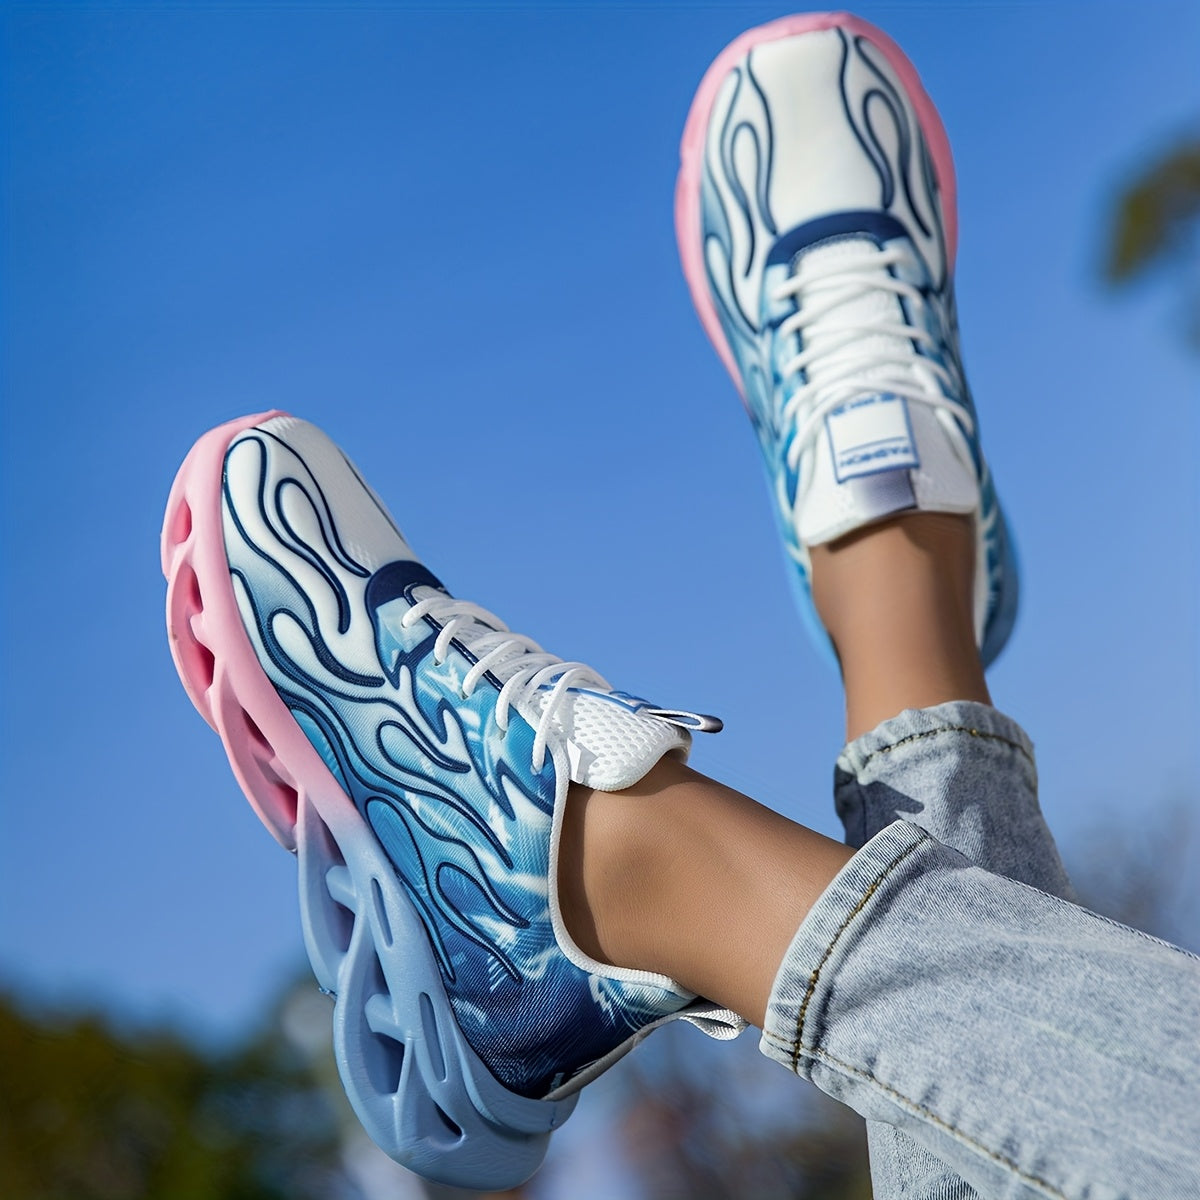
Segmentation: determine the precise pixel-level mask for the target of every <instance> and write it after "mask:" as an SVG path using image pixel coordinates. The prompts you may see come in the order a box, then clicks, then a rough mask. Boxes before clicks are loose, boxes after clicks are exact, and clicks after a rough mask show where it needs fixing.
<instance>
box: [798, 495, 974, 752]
mask: <svg viewBox="0 0 1200 1200" xmlns="http://www.w3.org/2000/svg"><path fill="white" fill-rule="evenodd" d="M974 580H975V538H974V533H973V530H972V528H971V520H970V518H969V517H965V516H954V515H953V514H949V513H930V512H914V513H906V514H904V515H903V516H900V517H897V518H895V519H893V520H890V521H887V522H884V523H882V524H879V525H872V526H869V527H867V528H866V529H861V530H858V531H857V532H855V533H853V534H850V535H849V536H848V537H844V538H840V539H839V540H837V541H835V542H832V543H830V544H829V545H825V546H816V547H814V548H813V550H812V585H813V600H814V601H815V603H816V606H817V612H818V613H819V615H820V617H821V620H822V622H823V623H824V625H825V628H826V629H827V630H828V631H829V636H830V637H831V638H832V639H833V644H834V647H835V648H836V650H837V653H838V659H839V661H840V662H841V667H842V679H843V682H844V683H845V688H846V740H847V741H852V740H853V739H854V738H856V737H858V736H860V735H861V734H864V733H866V732H867V731H868V730H870V729H874V728H875V726H876V725H878V724H879V723H880V722H881V721H886V720H887V719H888V718H889V717H894V716H895V715H896V714H897V713H899V712H902V711H903V710H904V709H906V708H931V707H932V706H933V705H935V704H943V703H945V702H947V701H949V700H977V701H980V702H981V703H983V704H990V703H991V697H990V696H989V695H988V689H987V683H986V682H985V681H984V677H983V666H982V664H981V663H980V660H979V651H978V649H977V646H976V641H975V626H974V621H973V618H972V610H973V605H972V594H973V588H974Z"/></svg>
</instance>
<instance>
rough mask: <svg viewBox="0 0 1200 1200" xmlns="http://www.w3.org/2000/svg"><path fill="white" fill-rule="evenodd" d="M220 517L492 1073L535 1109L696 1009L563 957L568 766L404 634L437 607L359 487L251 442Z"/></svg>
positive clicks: (273, 642)
mask: <svg viewBox="0 0 1200 1200" xmlns="http://www.w3.org/2000/svg"><path fill="white" fill-rule="evenodd" d="M322 453H324V452H322ZM331 476H339V477H337V478H331ZM355 489H357V494H355ZM223 504H224V509H223V515H224V525H225V541H226V550H227V554H228V559H229V567H230V572H231V576H232V578H233V582H234V589H235V593H236V596H237V599H238V604H239V607H240V608H241V611H242V615H243V620H244V622H245V624H246V626H247V629H248V632H249V633H250V637H251V642H252V644H253V646H254V649H255V652H256V653H257V656H258V659H259V662H260V663H261V665H262V668H263V670H264V671H265V672H266V674H267V676H268V677H269V678H270V680H271V682H272V683H273V684H274V686H275V688H276V690H277V692H278V693H279V695H280V697H281V698H282V699H283V701H284V703H285V704H286V705H287V707H288V708H289V709H290V711H291V713H292V714H293V716H294V717H295V719H296V721H297V722H298V723H299V724H300V726H301V728H302V729H303V730H304V732H305V734H306V735H307V737H308V739H309V740H310V742H311V743H312V745H313V746H314V747H315V748H316V749H317V750H318V751H319V753H320V755H321V757H322V758H323V759H324V761H325V763H326V765H327V766H328V767H329V769H330V771H331V772H332V773H333V775H334V776H335V777H336V779H337V780H338V781H339V783H340V784H341V786H342V787H343V789H344V790H345V791H346V793H347V794H348V795H349V796H351V797H352V798H353V800H354V803H355V805H356V807H357V809H358V811H359V812H360V813H361V814H362V816H363V818H364V819H365V820H366V821H367V822H368V823H369V825H370V828H371V829H372V830H373V831H374V834H375V836H376V837H377V839H378V841H379V843H380V845H381V846H382V847H383V849H384V850H385V852H386V854H387V856H388V858H389V859H390V861H391V863H392V864H393V865H394V867H395V870H396V874H397V876H398V878H399V879H400V881H401V882H402V885H403V888H404V891H405V893H406V894H407V896H408V897H409V899H410V900H411V902H412V904H413V905H414V906H415V907H416V909H417V911H418V912H419V914H420V918H421V921H422V923H423V925H424V928H425V930H426V933H427V935H428V938H429V941H430V943H431V944H432V946H433V948H434V950H435V953H436V958H437V962H438V965H439V967H440V971H441V977H442V982H443V985H444V987H445V991H446V995H447V997H448V998H449V1000H450V1003H451V1005H452V1007H453V1010H454V1014H455V1017H456V1019H457V1021H458V1024H459V1026H460V1028H461V1030H462V1031H463V1034H464V1036H465V1037H466V1038H467V1040H468V1041H469V1042H470V1044H471V1046H472V1047H473V1048H474V1049H475V1051H476V1053H477V1054H478V1055H479V1057H480V1058H481V1060H482V1061H483V1062H484V1063H485V1064H486V1065H487V1067H488V1068H489V1069H490V1070H491V1071H492V1073H493V1074H494V1075H495V1076H496V1077H497V1078H498V1079H500V1080H501V1081H502V1082H503V1083H504V1084H505V1085H506V1086H508V1087H509V1088H511V1089H512V1090H513V1091H515V1092H518V1093H520V1094H522V1095H526V1096H534V1097H540V1096H544V1095H546V1094H547V1093H549V1092H550V1091H552V1090H553V1089H555V1088H557V1087H559V1086H561V1085H562V1084H563V1083H564V1082H566V1081H568V1080H569V1079H570V1078H571V1077H572V1076H573V1075H575V1074H576V1073H577V1072H578V1071H579V1070H580V1069H582V1068H584V1067H586V1066H587V1065H588V1064H591V1063H594V1062H596V1061H597V1060H599V1059H602V1058H604V1056H606V1055H608V1054H609V1053H610V1052H611V1051H613V1049H614V1048H615V1047H617V1046H619V1045H621V1044H623V1043H625V1042H626V1041H628V1040H629V1039H630V1038H631V1037H632V1036H633V1035H634V1034H635V1033H636V1032H637V1031H639V1030H640V1029H642V1028H644V1027H645V1026H646V1025H648V1024H650V1023H652V1022H654V1021H657V1020H658V1019H660V1018H662V1017H664V1016H666V1015H668V1014H670V1013H674V1012H677V1011H678V1010H680V1009H682V1008H684V1007H685V1006H686V1005H688V1004H689V1003H690V1002H691V1001H692V1000H693V999H694V997H693V996H691V995H690V994H688V993H686V992H683V991H680V990H674V989H671V988H667V987H663V986H659V985H658V984H656V983H654V982H637V981H631V980H629V979H622V978H614V977H611V976H609V975H606V974H602V973H596V972H594V971H592V970H589V969H586V961H585V962H584V965H579V963H577V962H576V961H572V958H571V957H568V954H567V953H564V948H563V945H562V944H561V943H560V940H559V938H558V936H557V935H556V932H555V928H554V921H553V918H552V912H551V904H550V897H549V894H548V883H547V881H548V877H549V875H550V861H549V855H550V840H551V828H552V822H553V817H554V810H555V804H556V798H557V797H559V796H560V793H561V791H562V790H564V789H565V782H566V781H565V780H563V779H560V777H559V770H560V764H561V763H562V761H563V760H562V758H561V756H556V755H547V756H546V758H545V760H544V762H543V765H542V769H541V770H540V771H536V770H534V769H533V765H532V747H533V740H534V730H533V728H532V727H531V725H530V724H529V722H528V721H526V720H525V719H523V718H522V717H520V716H519V715H517V713H515V712H514V713H513V714H512V716H511V723H510V724H509V727H508V731H507V734H505V733H503V732H502V731H501V730H500V728H499V727H498V724H497V721H496V704H497V698H498V694H499V686H500V680H498V679H495V678H493V677H490V676H485V677H484V682H483V683H481V685H480V686H478V687H477V688H476V689H475V690H474V691H473V692H472V694H471V696H470V698H468V699H464V698H463V695H462V690H461V689H462V681H463V678H464V676H465V674H466V673H467V671H468V670H469V669H470V667H471V666H472V665H474V662H475V661H476V659H475V658H474V657H473V656H472V655H471V653H470V652H469V651H468V650H467V649H466V648H465V647H464V646H463V645H462V644H461V643H459V642H457V641H455V642H453V643H451V646H450V649H449V652H448V653H447V655H446V657H445V659H444V661H442V662H441V663H438V662H436V661H435V655H434V652H433V650H434V642H435V640H436V638H437V635H438V633H439V632H440V630H441V628H442V626H441V625H440V624H439V623H438V622H437V621H436V620H435V619H433V618H432V617H424V618H421V619H419V620H416V621H415V622H413V623H412V624H411V625H409V626H408V627H405V624H404V623H402V618H403V617H404V614H405V613H406V612H407V611H408V610H409V609H410V608H411V606H412V604H413V603H414V594H418V595H420V596H428V595H431V594H437V593H441V592H442V591H443V589H442V588H441V585H440V583H438V581H437V580H436V579H435V578H434V577H433V576H432V575H431V574H430V573H429V572H428V570H427V569H425V568H424V567H423V566H422V565H421V564H420V563H418V562H417V561H415V560H414V559H413V558H412V552H411V550H410V549H409V548H408V546H407V545H406V543H405V542H404V541H403V539H402V537H401V536H400V534H399V532H398V531H397V530H395V527H394V525H392V524H391V521H390V518H386V514H385V513H383V510H382V509H381V508H380V507H379V506H378V503H377V501H375V499H374V496H373V494H371V493H369V491H368V490H367V489H365V487H364V486H363V485H362V484H361V482H360V481H359V480H358V477H357V475H356V474H353V473H352V468H350V467H349V466H348V464H345V462H344V460H342V467H341V469H340V471H339V470H338V469H335V466H331V465H330V463H328V462H326V463H321V464H318V463H310V462H308V461H306V458H305V456H304V454H302V453H300V452H298V451H297V449H296V448H295V447H294V446H292V445H289V439H288V438H287V437H286V431H285V436H283V437H281V436H276V435H275V434H273V433H272V432H270V431H269V430H268V429H264V428H260V429H257V430H254V431H252V432H250V433H247V434H244V435H242V436H240V437H239V438H237V439H236V440H235V441H234V442H233V444H232V445H231V447H230V449H229V452H228V455H227V458H226V470H225V480H224V501H223ZM347 507H348V508H349V510H350V517H349V519H346V518H345V516H344V513H343V512H339V508H341V509H343V510H344V509H346V508H347ZM371 510H373V511H374V513H375V517H374V518H373V520H374V523H375V524H374V531H373V532H372V533H371V534H370V536H369V537H367V538H366V542H367V543H369V544H363V541H362V539H363V537H364V535H363V534H362V530H361V525H362V523H363V522H364V521H365V520H367V519H368V518H369V515H370V511H371ZM364 514H365V515H364ZM355 520H357V521H358V522H359V525H360V528H358V529H356V528H355V527H354V526H353V524H352V522H353V521H355ZM384 520H386V530H384V527H383V525H382V524H381V522H382V521H384ZM356 538H358V539H359V540H358V541H356ZM389 541H390V547H389V546H388V545H387V543H388V542H389ZM574 954H575V955H576V956H578V957H579V958H580V959H582V956H581V955H579V954H578V952H577V951H575V952H574Z"/></svg>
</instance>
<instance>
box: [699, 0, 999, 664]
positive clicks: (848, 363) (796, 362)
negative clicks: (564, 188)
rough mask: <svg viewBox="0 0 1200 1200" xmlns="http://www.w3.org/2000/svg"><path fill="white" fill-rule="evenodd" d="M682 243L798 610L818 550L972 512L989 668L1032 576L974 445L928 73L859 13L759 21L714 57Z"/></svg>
mask: <svg viewBox="0 0 1200 1200" xmlns="http://www.w3.org/2000/svg"><path fill="white" fill-rule="evenodd" d="M681 156H682V164H681V169H680V173H679V180H678V186H677V190H676V231H677V234H678V238H679V247H680V254H681V257H682V261H683V268H684V274H685V276H686V278H687V282H688V286H689V289H690V291H691V294H692V299H693V301H694V302H695V305H696V309H697V311H698V312H699V314H700V319H701V322H702V324H703V326H704V329H705V332H706V333H707V334H708V336H709V338H710V340H711V341H712V343H713V345H714V346H715V347H716V350H717V353H718V354H719V355H720V357H721V359H722V361H723V362H724V363H725V365H726V367H727V368H728V369H729V372H730V374H731V375H732V376H733V379H734V382H735V383H736V384H737V387H738V389H739V391H740V392H741V395H742V397H743V400H744V402H745V404H746V408H747V410H748V411H749V414H750V419H751V421H752V422H753V425H754V428H755V431H756V433H757V435H758V439H759V444H760V446H761V449H762V453H763V458H764V461H765V465H766V469H767V475H768V479H769V482H770V485H771V489H772V492H773V495H774V499H775V507H776V511H777V515H778V517H779V521H780V527H781V532H782V534H783V540H784V545H785V547H786V550H787V553H788V557H789V560H790V562H791V565H792V568H793V569H792V570H790V571H789V575H790V576H791V579H792V582H793V584H794V586H795V591H796V594H797V600H798V602H799V605H800V609H801V612H802V614H803V615H804V616H805V618H806V621H807V622H808V624H809V627H810V629H811V631H812V632H813V633H814V634H815V636H816V637H817V640H818V642H819V643H820V644H823V645H824V646H826V647H827V648H830V647H829V643H828V639H827V637H826V636H825V634H824V632H823V631H822V630H821V627H820V623H819V620H818V618H817V616H816V612H815V610H814V609H813V606H812V598H811V594H810V588H809V561H810V560H809V550H810V548H811V547H813V546H816V545H820V544H822V543H824V542H828V541H832V540H833V539H834V538H837V537H840V536H842V535H843V534H846V533H849V532H850V531H852V530H854V529H857V528H860V527H862V526H864V525H868V524H870V523H871V522H873V521H877V520H880V519H882V518H884V517H887V516H889V515H890V514H893V513H897V512H902V511H904V510H908V509H924V510H929V511H940V512H950V513H967V514H973V516H974V518H975V529H976V534H977V563H978V567H977V571H976V588H975V623H976V630H977V634H978V638H979V643H980V647H981V650H982V654H983V657H984V660H985V662H990V661H991V660H992V659H994V658H995V656H996V655H997V654H998V653H999V652H1000V650H1001V648H1002V647H1003V645H1004V643H1005V641H1006V640H1007V638H1008V635H1009V633H1010V631H1011V629H1012V625H1013V621H1014V618H1015V616H1016V608H1017V570H1016V562H1015V559H1014V556H1013V550H1012V546H1011V542H1010V540H1009V537H1008V533H1007V530H1006V528H1005V523H1004V518H1003V515H1002V513H1001V511H1000V507H999V504H998V503H997V500H996V493H995V489H994V487H993V484H992V478H991V475H990V473H989V471H988V468H987V464H986V463H985V461H984V458H983V455H982V453H981V451H980V446H979V434H978V423H977V420H976V415H975V409H974V405H973V403H972V400H971V395H970V392H969V390H968V388H967V384H966V380H965V378H964V376H963V369H962V364H961V361H960V358H959V347H958V327H957V316H956V313H955V305H954V282H953V270H954V256H955V248H956V240H957V226H956V214H955V181H954V167H953V162H952V160H951V157H950V147H949V143H948V142H947V139H946V133H945V130H944V129H943V128H942V123H941V121H940V119H939V118H938V115H937V112H936V110H935V109H934V107H933V104H932V102H931V101H930V99H929V97H928V96H927V95H926V94H925V91H924V89H923V88H922V86H921V83H920V80H919V79H918V78H917V74H916V71H915V70H914V69H913V67H912V65H911V64H910V63H909V61H908V60H907V59H906V58H905V57H904V54H903V53H902V52H901V51H900V49H899V48H898V47H897V46H896V45H895V44H894V43H893V42H892V41H891V40H890V39H889V38H888V37H887V36H886V35H885V34H883V33H881V32H880V31H879V30H877V29H875V28H873V27H872V26H870V25H868V24H867V23H866V22H864V21H861V20H859V19H858V18H856V17H852V16H850V15H848V14H846V13H823V14H809V15H803V16H793V17H785V18H782V19H781V20H778V21H774V22H772V23H771V24H768V25H764V26H761V27H760V28H757V29H752V30H750V31H749V32H748V33H745V34H743V35H742V36H741V37H739V38H738V39H737V40H735V41H734V42H733V43H732V44H731V45H730V46H728V47H727V48H726V49H725V50H724V51H723V52H722V53H721V55H720V56H719V57H718V58H717V60H716V61H715V62H714V63H713V65H712V67H711V68H710V69H709V71H708V73H707V74H706V75H705V77H704V80H703V81H702V83H701V85H700V89H699V91H698V93H697V95H696V98H695V100H694V101H693V104H692V108H691V112H690V113H689V115H688V119H687V125H686V128H685V131H684V136H683V144H682V148H681Z"/></svg>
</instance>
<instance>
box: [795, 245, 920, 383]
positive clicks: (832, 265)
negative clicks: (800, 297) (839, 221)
mask: <svg viewBox="0 0 1200 1200" xmlns="http://www.w3.org/2000/svg"><path fill="white" fill-rule="evenodd" d="M878 257H879V244H878V243H877V242H876V241H875V240H874V239H873V238H869V237H841V238H837V239H835V240H833V241H829V242H821V243H818V244H817V245H815V246H812V247H810V248H809V249H806V250H804V251H803V252H802V253H801V254H800V255H798V256H797V261H796V263H795V265H794V267H793V272H792V274H793V278H797V279H799V280H800V282H801V283H802V284H803V283H806V282H807V281H808V280H809V279H814V278H815V277H816V276H817V275H821V276H826V278H825V279H823V280H822V281H821V283H820V284H818V285H816V286H815V288H814V290H813V292H812V293H811V297H812V300H811V302H812V303H813V304H817V305H820V306H821V307H824V306H825V305H826V304H827V303H832V302H833V301H834V299H835V297H836V296H837V295H838V291H839V289H840V290H842V292H843V295H844V298H843V299H842V300H840V301H839V302H838V303H836V304H834V305H833V307H832V308H831V309H830V311H829V312H828V313H827V314H826V315H825V316H824V317H822V318H821V319H820V320H819V321H817V322H815V323H814V324H812V325H810V326H808V327H806V328H805V330H804V349H805V350H806V351H808V350H818V351H819V350H821V349H822V348H824V347H826V346H828V347H830V349H831V351H832V353H831V354H830V355H829V356H828V357H825V356H822V355H818V356H817V357H816V358H815V359H814V360H813V361H812V362H811V363H810V364H809V366H808V368H807V370H806V372H805V374H806V377H807V381H808V382H809V383H810V384H815V385H817V386H818V387H819V386H820V385H821V384H822V383H824V382H825V380H826V379H827V378H831V377H834V378H836V376H837V375H838V374H839V373H840V372H841V371H842V370H843V369H844V367H845V363H846V358H847V355H851V356H853V359H855V360H857V361H859V362H861V363H862V364H863V366H862V368H861V370H860V371H858V372H856V376H855V377H856V378H857V379H861V380H862V382H863V384H864V385H866V386H865V388H864V390H865V391H869V390H870V387H869V385H870V383H871V381H872V380H873V379H885V378H892V379H894V378H895V377H896V371H897V367H895V366H889V365H888V363H887V362H886V361H884V362H882V363H879V364H878V365H875V366H872V365H871V360H872V359H883V360H886V359H889V358H895V357H896V356H897V355H900V356H901V357H903V356H904V355H905V354H908V353H911V351H912V346H911V343H910V342H909V340H908V339H907V338H904V337H900V336H897V335H895V334H889V333H864V334H857V335H856V336H855V340H854V342H853V343H852V344H851V346H850V347H849V348H848V349H844V350H841V351H838V350H836V349H834V347H836V346H837V345H838V343H839V342H842V341H844V339H845V336H846V331H847V330H848V329H858V328H861V327H863V326H872V325H881V324H882V325H889V324H890V325H896V324H898V323H899V324H903V323H904V310H903V307H902V306H901V304H900V297H899V296H897V295H896V294H895V293H894V292H890V291H886V290H885V289H883V288H873V287H869V286H863V285H862V284H858V283H852V282H851V283H847V284H846V285H845V286H844V288H842V286H841V285H840V284H839V283H838V281H837V279H836V277H835V278H833V279H830V278H828V276H827V275H826V273H827V272H834V271H837V270H840V269H844V270H846V271H847V272H852V273H853V274H855V275H863V274H867V273H870V272H872V271H877V272H879V274H880V275H881V276H886V275H887V268H886V267H884V266H881V265H879V264H878V262H877V261H876V260H877V259H878Z"/></svg>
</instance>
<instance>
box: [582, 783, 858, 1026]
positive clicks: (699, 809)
mask: <svg viewBox="0 0 1200 1200" xmlns="http://www.w3.org/2000/svg"><path fill="white" fill-rule="evenodd" d="M852 853H853V852H852V851H851V850H850V849H848V848H847V847H846V846H843V845H841V844H840V843H839V842H835V841H832V840H831V839H830V838H827V837H824V836H822V835H821V834H819V833H814V832H813V831H812V830H810V829H806V828H805V827H804V826H802V825H797V824H796V823H795V822H793V821H789V820H788V819H787V818H786V817H782V816H780V815H779V814H778V813H776V812H773V811H772V810H771V809H769V808H765V807H764V806H763V805H761V804H758V803H757V802H756V801H754V800H751V799H750V798H749V797H748V796H743V795H742V794H741V793H740V792H736V791H734V790H733V789H732V788H728V787H726V786H725V785H724V784H720V783H717V782H716V781H714V780H712V779H707V778H706V777H705V776H703V775H700V774H698V773H697V772H695V771H693V770H691V769H690V768H689V767H686V766H684V765H683V764H681V763H679V762H676V761H674V760H672V759H663V760H662V761H661V762H660V763H659V764H658V765H657V766H656V767H655V768H654V769H653V770H652V771H651V772H650V773H649V774H648V775H646V776H645V778H643V779H642V780H641V782H639V783H637V784H635V785H634V786H633V787H632V788H629V789H627V790H626V791H623V792H594V791H590V790H589V789H587V788H582V787H579V786H578V785H572V788H571V793H570V796H569V798H568V801H567V810H566V814H565V818H564V823H563V833H562V842H561V846H560V852H559V898H560V901H561V904H562V910H563V919H564V921H565V922H566V924H567V928H568V930H569V931H570V933H571V935H572V936H573V937H574V938H575V940H576V942H578V944H579V946H580V948H581V949H583V950H584V951H585V952H586V953H588V954H590V955H591V956H592V957H593V958H596V959H598V960H600V961H602V962H608V963H612V964H615V965H617V966H621V967H636V968H640V969H643V970H650V971H660V972H663V973H665V974H667V975H670V976H671V977H672V978H673V979H677V980H679V982H680V983H682V984H683V985H684V986H685V987H687V988H689V989H690V990H691V991H694V992H696V993H698V994H699V995H702V996H707V997H708V998H709V999H711V1000H715V1001H716V1002H717V1003H719V1004H723V1005H725V1006H726V1007H728V1008H731V1009H733V1011H734V1012H737V1013H741V1014H742V1016H744V1017H745V1018H746V1019H747V1020H749V1021H752V1022H753V1023H754V1024H756V1025H759V1026H761V1025H762V1023H763V1018H764V1015H765V1013H766V1005H767V997H768V996H769V995H770V992H771V986H772V984H773V982H774V979H775V973H776V971H777V970H778V967H779V964H780V962H781V961H782V959H783V956H784V954H785V953H786V951H787V948H788V945H789V944H790V943H791V940H792V938H793V937H794V936H795V933H796V927H797V926H798V925H799V924H800V922H801V920H803V918H804V916H805V914H806V913H807V912H808V911H809V909H810V908H811V907H812V906H813V903H814V902H815V901H816V899H817V897H818V896H819V895H820V894H821V893H822V892H823V891H824V890H825V888H826V886H827V885H828V884H829V882H830V881H831V880H832V879H833V877H834V876H835V875H836V874H837V873H838V871H840V870H841V868H842V867H843V865H844V864H845V863H846V862H847V861H848V860H849V859H850V857H851V855H852Z"/></svg>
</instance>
